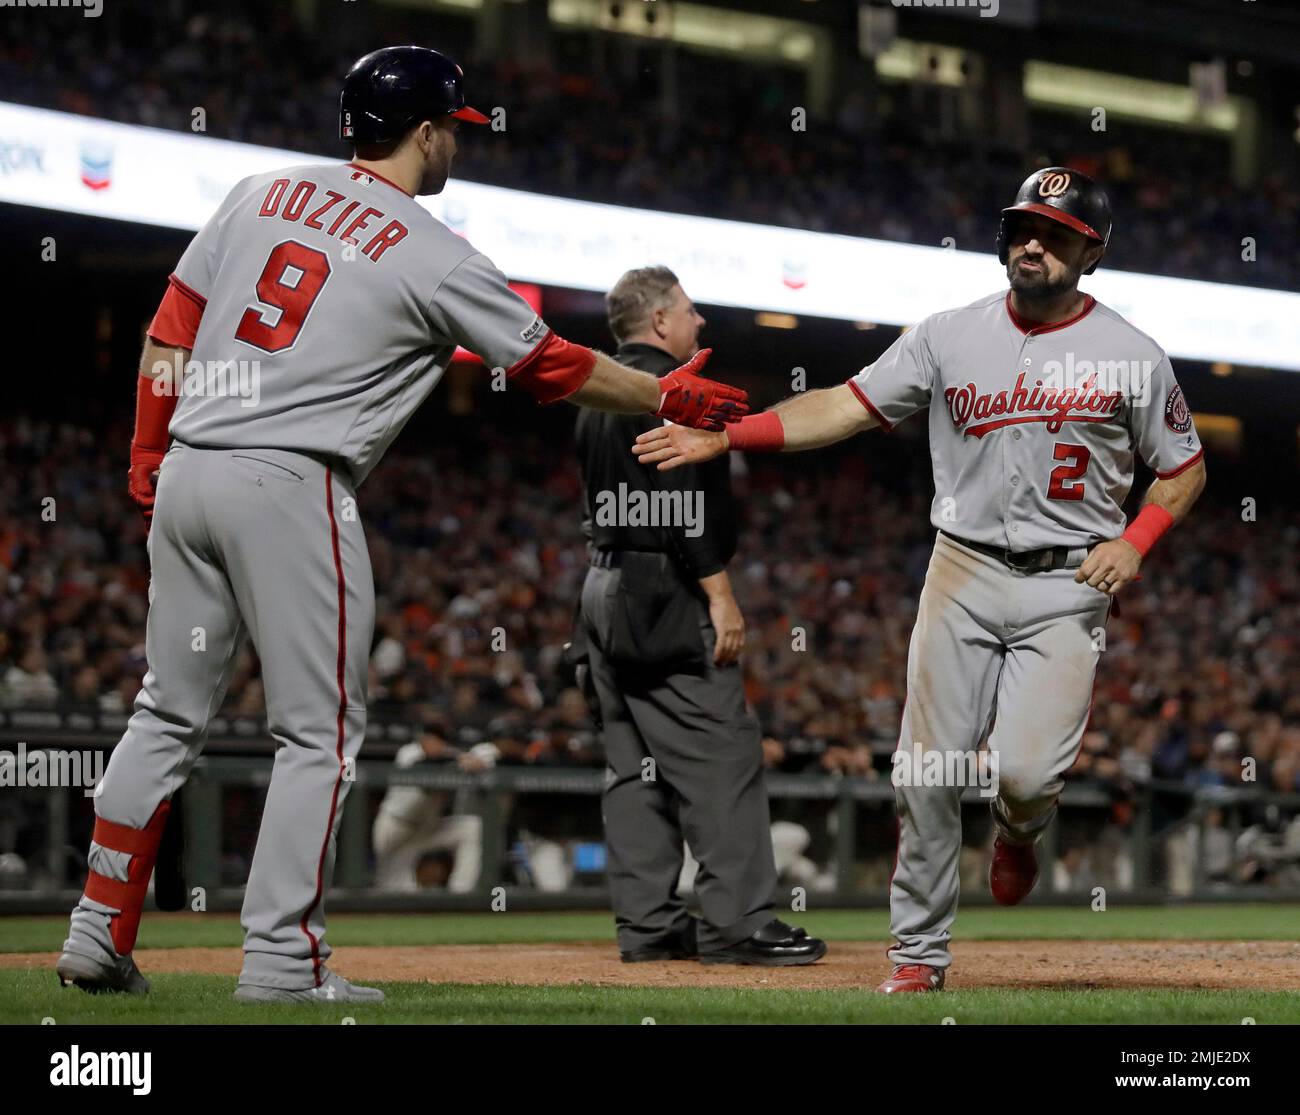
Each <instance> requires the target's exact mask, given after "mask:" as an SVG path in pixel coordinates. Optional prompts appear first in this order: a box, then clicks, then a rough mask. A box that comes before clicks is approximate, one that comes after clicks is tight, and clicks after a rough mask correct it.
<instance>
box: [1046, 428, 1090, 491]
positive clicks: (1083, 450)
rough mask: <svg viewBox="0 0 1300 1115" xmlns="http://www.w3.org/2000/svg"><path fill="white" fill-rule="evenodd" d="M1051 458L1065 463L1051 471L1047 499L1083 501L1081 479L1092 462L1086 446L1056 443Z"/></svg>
mask: <svg viewBox="0 0 1300 1115" xmlns="http://www.w3.org/2000/svg"><path fill="white" fill-rule="evenodd" d="M1052 458H1053V460H1057V461H1065V462H1067V463H1066V464H1063V465H1057V466H1056V468H1054V469H1052V478H1051V482H1050V483H1049V484H1048V485H1047V498H1048V499H1083V480H1082V479H1081V477H1082V476H1083V474H1084V473H1085V472H1087V471H1088V462H1089V461H1090V460H1092V453H1090V452H1089V451H1088V448H1087V446H1084V445H1071V444H1069V443H1068V442H1064V441H1058V442H1057V443H1056V445H1055V446H1054V447H1053V449H1052Z"/></svg>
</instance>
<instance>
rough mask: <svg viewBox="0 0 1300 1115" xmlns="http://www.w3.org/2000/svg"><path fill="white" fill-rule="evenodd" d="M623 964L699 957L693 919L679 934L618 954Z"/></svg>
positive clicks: (671, 934) (672, 934) (669, 935)
mask: <svg viewBox="0 0 1300 1115" xmlns="http://www.w3.org/2000/svg"><path fill="white" fill-rule="evenodd" d="M618 955H619V958H620V959H621V960H622V961H623V963H624V964H640V963H643V962H644V961H648V960H694V959H695V958H696V957H697V956H698V955H699V949H698V948H697V947H696V944H695V918H691V920H690V923H689V924H688V925H687V926H686V928H685V929H683V930H682V931H681V932H680V933H670V934H668V936H666V937H660V938H659V940H657V941H651V942H650V943H649V944H648V945H642V946H641V947H640V948H635V949H629V950H627V951H626V952H620V953H619V954H618Z"/></svg>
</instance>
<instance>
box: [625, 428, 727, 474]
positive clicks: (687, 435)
mask: <svg viewBox="0 0 1300 1115" xmlns="http://www.w3.org/2000/svg"><path fill="white" fill-rule="evenodd" d="M730 446H731V442H730V441H729V440H728V438H727V431H726V428H725V427H723V429H721V430H718V431H716V432H715V431H712V430H692V429H691V428H690V427H689V426H657V427H656V428H655V429H653V430H647V431H646V432H645V433H644V434H642V435H641V436H640V437H639V438H637V439H636V441H635V442H633V443H632V453H633V455H634V456H635V457H636V458H637V459H638V460H639V461H640V462H641V463H642V464H643V465H658V466H659V471H660V472H667V471H668V470H669V469H674V468H681V467H682V465H694V464H699V463H700V462H701V461H711V460H713V458H714V457H718V456H721V455H722V454H723V453H725V452H726V451H727V450H728V449H729V448H730Z"/></svg>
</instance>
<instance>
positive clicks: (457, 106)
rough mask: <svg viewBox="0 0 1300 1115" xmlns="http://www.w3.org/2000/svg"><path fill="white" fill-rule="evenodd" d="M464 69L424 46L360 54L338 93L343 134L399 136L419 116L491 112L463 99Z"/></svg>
mask: <svg viewBox="0 0 1300 1115" xmlns="http://www.w3.org/2000/svg"><path fill="white" fill-rule="evenodd" d="M464 78H465V75H464V73H463V72H462V71H461V68H460V67H459V66H458V65H456V63H455V62H453V61H452V60H451V59H450V58H448V57H447V56H446V55H445V54H439V53H438V52H437V51H436V50H430V49H429V48H428V47H423V46H386V47H384V48H383V49H382V50H376V51H372V52H371V53H370V54H367V55H366V56H365V57H364V58H361V59H358V60H357V62H356V63H355V64H354V65H353V67H352V69H350V70H349V71H348V75H347V77H345V78H344V79H343V92H342V93H341V94H340V95H339V138H340V139H346V140H349V141H350V142H352V143H354V144H357V143H386V142H388V141H390V140H394V139H400V138H401V137H402V136H403V135H405V134H406V132H407V131H408V130H409V129H411V128H413V127H415V125H416V124H418V123H420V121H421V120H436V119H437V118H438V117H439V116H454V117H456V119H457V120H468V121H469V122H470V123H472V124H486V123H487V122H488V118H487V117H486V116H484V115H483V114H482V113H481V112H479V111H478V109H474V108H469V107H468V106H467V105H466V104H465V90H464V88H463V86H462V82H463V81H464Z"/></svg>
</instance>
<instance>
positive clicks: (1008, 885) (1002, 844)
mask: <svg viewBox="0 0 1300 1115" xmlns="http://www.w3.org/2000/svg"><path fill="white" fill-rule="evenodd" d="M1036 882H1038V857H1037V856H1035V855H1034V846H1033V845H1032V844H1008V843H1006V841H1004V840H1003V839H1002V837H1000V836H999V837H998V838H997V839H996V840H995V841H993V863H992V864H991V865H990V866H989V890H990V891H992V892H993V901H994V902H996V903H998V905H1000V906H1014V905H1015V904H1016V903H1017V902H1019V901H1020V900H1021V899H1022V898H1024V897H1025V895H1027V894H1028V893H1029V892H1030V891H1031V890H1033V889H1034V884H1035V883H1036Z"/></svg>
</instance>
